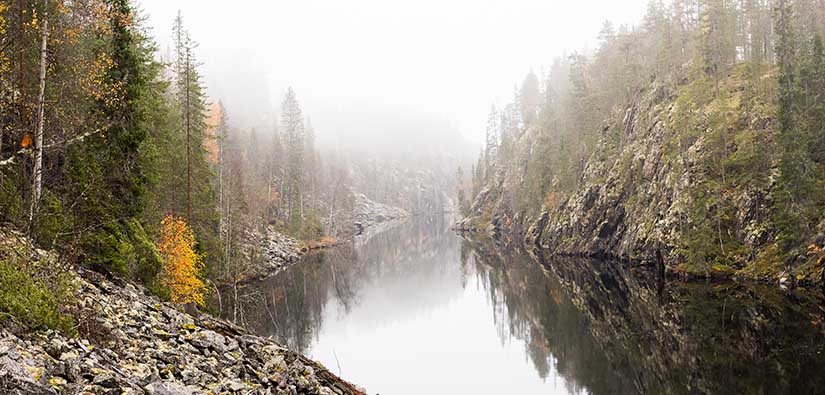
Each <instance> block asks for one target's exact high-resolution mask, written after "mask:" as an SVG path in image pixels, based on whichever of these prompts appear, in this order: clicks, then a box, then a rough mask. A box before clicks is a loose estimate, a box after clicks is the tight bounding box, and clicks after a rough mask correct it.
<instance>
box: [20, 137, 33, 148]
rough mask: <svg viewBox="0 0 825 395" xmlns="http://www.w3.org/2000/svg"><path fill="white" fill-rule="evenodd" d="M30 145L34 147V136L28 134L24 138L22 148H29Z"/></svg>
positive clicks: (21, 143)
mask: <svg viewBox="0 0 825 395" xmlns="http://www.w3.org/2000/svg"><path fill="white" fill-rule="evenodd" d="M30 145H32V135H30V134H28V133H26V134H25V135H24V136H23V141H21V142H20V147H21V148H28V147H29V146H30Z"/></svg>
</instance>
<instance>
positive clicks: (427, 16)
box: [138, 0, 647, 156]
mask: <svg viewBox="0 0 825 395" xmlns="http://www.w3.org/2000/svg"><path fill="white" fill-rule="evenodd" d="M646 3H647V2H646V0H633V1H621V2H618V1H609V2H608V1H594V0H582V1H575V2H573V1H547V0H545V1H539V0H511V1H492V0H486V1H485V0H481V1H479V0H453V1H444V0H421V1H415V2H413V1H400V0H354V1H339V0H310V1H267V2H254V1H249V0H240V1H234V2H231V3H226V2H220V3H218V2H205V1H195V0H172V1H170V0H138V4H139V7H140V8H141V10H142V12H143V14H144V16H145V17H147V18H148V20H147V23H146V25H147V26H148V27H149V28H150V29H151V33H152V34H153V36H154V37H155V39H156V41H157V43H158V44H159V46H160V53H161V54H165V53H170V52H171V51H170V50H169V48H170V46H171V31H172V22H173V20H174V18H175V15H176V13H177V11H178V10H180V11H181V12H182V13H183V17H184V23H185V24H186V26H187V29H188V30H189V31H190V32H191V34H192V37H193V38H194V39H195V40H196V41H197V42H199V46H198V47H197V49H196V54H195V55H196V56H197V58H198V59H199V60H200V61H201V62H202V66H201V72H202V73H203V75H204V82H205V83H206V86H207V89H208V93H209V96H210V97H211V98H212V99H213V100H221V101H222V102H223V103H224V105H225V106H226V108H227V111H228V113H229V114H230V117H231V119H232V123H233V125H235V126H237V127H240V128H244V129H248V128H251V127H256V128H259V130H260V129H263V130H267V129H270V128H271V126H272V125H273V124H274V122H275V120H274V117H275V116H277V111H278V110H279V108H280V102H281V99H282V97H283V94H284V92H285V90H286V88H287V87H288V86H292V87H293V88H294V89H295V91H296V92H297V94H298V99H299V100H300V102H301V104H302V106H303V109H304V114H305V115H306V116H308V117H310V118H311V119H312V123H313V126H314V127H315V130H316V133H317V136H318V141H319V146H320V147H322V148H327V149H329V148H332V149H338V148H342V149H347V150H350V149H357V150H366V151H369V152H372V153H375V152H382V153H385V154H401V153H402V152H404V151H409V150H410V148H411V147H412V148H415V147H418V148H426V147H427V146H428V145H430V144H431V143H432V142H433V140H432V138H433V137H437V138H438V140H439V141H442V142H443V143H444V144H447V145H449V146H451V147H452V149H454V151H453V152H454V153H455V154H457V155H460V156H465V155H475V154H477V152H478V149H479V147H480V146H481V141H482V138H483V134H484V128H485V123H486V116H487V112H488V111H489V108H490V105H491V103H496V104H502V103H505V102H508V101H510V100H512V97H513V92H514V89H515V84H516V83H517V82H518V81H520V79H521V78H522V77H523V76H524V75H525V74H526V73H527V72H529V71H530V70H533V71H535V72H536V73H539V74H541V73H543V71H544V70H546V69H547V66H549V65H550V64H551V63H552V61H553V58H554V57H557V56H561V55H563V54H565V53H569V52H571V51H575V50H582V49H586V48H588V47H591V48H592V47H593V46H594V45H595V42H596V35H597V33H598V31H599V29H600V27H601V24H602V22H603V21H604V20H606V19H609V20H611V21H613V22H614V24H615V25H617V26H618V25H620V24H628V25H631V24H633V23H634V22H637V21H638V20H639V19H640V17H641V15H642V14H643V12H644V9H645V4H646ZM393 148H397V149H393Z"/></svg>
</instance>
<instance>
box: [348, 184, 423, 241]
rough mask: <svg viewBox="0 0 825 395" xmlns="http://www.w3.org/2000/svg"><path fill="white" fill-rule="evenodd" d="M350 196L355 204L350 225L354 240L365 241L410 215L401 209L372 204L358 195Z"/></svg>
mask: <svg viewBox="0 0 825 395" xmlns="http://www.w3.org/2000/svg"><path fill="white" fill-rule="evenodd" d="M352 196H353V200H354V203H355V207H354V209H353V213H352V224H353V228H354V230H353V234H354V236H355V238H356V239H360V240H362V241H365V240H366V239H369V238H370V237H371V235H375V234H377V233H380V232H381V231H383V230H386V229H387V228H390V227H392V226H394V225H395V224H398V223H401V222H403V221H405V220H407V218H409V217H410V213H408V212H407V211H406V210H404V209H402V208H398V207H393V206H389V205H386V204H383V203H378V202H374V201H372V200H370V199H369V198H368V197H366V196H365V195H363V194H360V193H353V194H352Z"/></svg>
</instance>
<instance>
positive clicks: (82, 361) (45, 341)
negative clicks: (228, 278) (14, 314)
mask: <svg viewBox="0 0 825 395" xmlns="http://www.w3.org/2000/svg"><path fill="white" fill-rule="evenodd" d="M76 281H77V285H78V291H77V297H78V301H77V306H76V308H77V310H78V314H77V316H78V317H83V318H82V319H78V333H79V335H78V336H77V337H75V338H72V337H67V336H65V335H63V334H60V333H57V332H45V333H31V332H29V331H27V330H24V329H23V328H22V327H17V326H16V325H14V324H10V323H9V322H10V321H7V322H5V323H4V324H2V327H1V328H0V394H8V395H23V394H34V395H39V394H146V395H189V394H320V395H333V394H337V395H344V394H363V393H364V392H363V390H360V389H358V388H356V387H354V386H353V385H351V384H349V383H347V382H345V381H343V380H341V379H339V378H338V377H337V376H335V375H334V374H332V373H331V372H329V371H328V370H327V369H326V368H324V367H323V366H321V365H320V364H318V363H316V362H314V361H311V360H309V359H308V358H306V357H304V356H302V355H299V354H297V353H294V352H291V351H289V350H287V349H285V348H283V347H281V346H280V345H278V344H277V343H275V342H274V341H272V340H269V339H265V338H261V337H257V336H253V335H251V334H250V333H249V332H247V331H246V330H244V329H243V328H240V327H238V326H236V325H233V324H231V323H228V322H226V321H222V320H219V319H216V318H213V317H211V316H208V315H200V316H193V315H190V314H187V313H184V312H181V311H179V310H177V309H175V308H174V307H173V306H172V305H170V304H167V303H162V302H160V301H159V300H158V299H157V298H155V297H153V296H149V295H147V293H146V291H145V290H144V289H143V288H140V287H136V286H134V285H131V284H125V285H123V286H120V285H117V284H115V283H113V282H111V281H109V280H107V279H105V278H102V277H101V276H100V275H98V274H96V273H93V272H86V271H83V272H81V274H80V275H78V276H77V279H76Z"/></svg>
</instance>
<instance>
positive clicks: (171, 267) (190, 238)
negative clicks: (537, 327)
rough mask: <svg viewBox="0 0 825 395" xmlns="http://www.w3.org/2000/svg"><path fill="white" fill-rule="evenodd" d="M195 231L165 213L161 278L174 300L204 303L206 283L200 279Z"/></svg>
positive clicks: (200, 260) (200, 257) (200, 258)
mask: <svg viewBox="0 0 825 395" xmlns="http://www.w3.org/2000/svg"><path fill="white" fill-rule="evenodd" d="M194 247H195V235H194V233H193V232H192V229H190V228H189V225H187V224H186V221H184V220H183V219H181V218H177V217H175V216H173V215H167V216H166V218H164V219H163V221H161V238H160V242H158V250H159V251H160V253H161V255H162V256H163V271H162V273H161V275H162V278H161V281H162V283H163V285H165V286H166V287H167V288H168V289H169V290H170V292H171V294H172V302H173V303H180V304H184V303H193V302H194V303H197V304H198V305H200V306H203V295H204V292H205V290H206V285H205V284H204V283H203V281H201V279H200V273H201V271H202V270H203V255H201V254H198V253H197V252H195V248H194Z"/></svg>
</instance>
